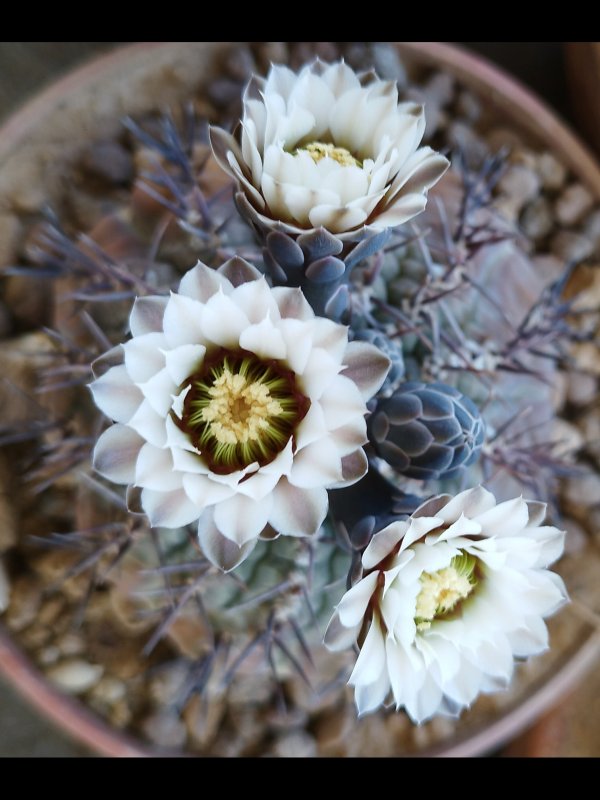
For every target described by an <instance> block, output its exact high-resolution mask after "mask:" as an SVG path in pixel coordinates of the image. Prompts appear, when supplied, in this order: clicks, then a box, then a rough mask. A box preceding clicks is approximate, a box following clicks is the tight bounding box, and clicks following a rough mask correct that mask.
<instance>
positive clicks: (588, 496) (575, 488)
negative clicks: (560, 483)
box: [563, 473, 600, 509]
mask: <svg viewBox="0 0 600 800" xmlns="http://www.w3.org/2000/svg"><path fill="white" fill-rule="evenodd" d="M563 493H564V496H565V498H566V499H567V500H568V502H569V503H571V504H572V505H573V506H574V507H577V508H579V509H586V508H592V507H593V506H597V505H599V504H600V475H598V474H596V473H589V474H586V475H578V476H576V477H572V478H567V480H566V482H565V485H564V489H563Z"/></svg>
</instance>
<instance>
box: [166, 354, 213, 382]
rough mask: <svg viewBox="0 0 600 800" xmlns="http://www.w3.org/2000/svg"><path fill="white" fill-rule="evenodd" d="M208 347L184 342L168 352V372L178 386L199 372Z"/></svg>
mask: <svg viewBox="0 0 600 800" xmlns="http://www.w3.org/2000/svg"><path fill="white" fill-rule="evenodd" d="M205 354H206V347H204V345H201V344H182V345H180V346H179V347H176V348H175V349H174V350H169V351H167V353H166V367H167V372H168V373H169V375H170V376H171V378H172V379H173V381H174V382H175V384H176V385H177V386H180V385H181V384H182V383H183V382H184V381H185V380H186V378H189V377H190V375H193V374H194V373H195V372H198V370H199V369H200V367H201V366H202V362H203V361H204V356H205Z"/></svg>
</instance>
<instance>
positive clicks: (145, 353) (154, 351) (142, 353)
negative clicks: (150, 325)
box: [123, 333, 167, 383]
mask: <svg viewBox="0 0 600 800" xmlns="http://www.w3.org/2000/svg"><path fill="white" fill-rule="evenodd" d="M166 346H167V340H166V337H165V335H164V334H163V333H146V334H144V335H143V336H136V337H134V338H133V339H131V340H130V341H129V342H127V343H126V344H124V345H123V350H124V353H125V367H126V368H127V372H128V374H129V377H130V378H131V380H132V381H133V382H134V383H143V382H144V381H148V380H150V378H151V377H152V376H153V375H156V373H157V372H159V371H160V370H161V369H162V368H163V367H164V365H165V356H164V353H163V350H164V348H165V347H166Z"/></svg>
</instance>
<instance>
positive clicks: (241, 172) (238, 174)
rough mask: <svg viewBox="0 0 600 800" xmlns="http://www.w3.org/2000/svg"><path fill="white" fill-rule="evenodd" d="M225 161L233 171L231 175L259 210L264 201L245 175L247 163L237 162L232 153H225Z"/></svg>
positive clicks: (263, 206) (263, 205)
mask: <svg viewBox="0 0 600 800" xmlns="http://www.w3.org/2000/svg"><path fill="white" fill-rule="evenodd" d="M227 161H228V162H229V166H230V167H231V171H232V172H233V176H234V177H235V178H236V180H237V181H238V184H239V187H240V188H241V190H242V191H243V192H245V193H246V195H247V196H248V197H249V198H250V199H251V200H252V202H253V203H254V206H255V207H256V208H258V209H260V210H261V211H262V210H264V208H265V201H264V198H263V197H262V195H261V194H260V192H259V191H258V189H257V188H256V187H255V186H254V185H253V184H252V181H251V180H250V179H249V178H248V177H247V173H248V165H247V164H245V163H244V162H239V161H238V160H237V159H236V158H235V156H234V155H233V153H231V152H230V153H228V154H227Z"/></svg>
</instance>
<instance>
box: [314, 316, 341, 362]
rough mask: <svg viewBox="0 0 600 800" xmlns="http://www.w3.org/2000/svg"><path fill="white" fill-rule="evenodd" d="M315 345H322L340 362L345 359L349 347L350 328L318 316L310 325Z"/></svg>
mask: <svg viewBox="0 0 600 800" xmlns="http://www.w3.org/2000/svg"><path fill="white" fill-rule="evenodd" d="M310 331H311V334H312V341H313V344H314V346H315V347H322V348H323V350H326V351H327V352H328V353H329V355H330V356H332V358H334V359H335V360H336V361H337V363H338V364H340V365H341V364H342V361H345V358H346V353H347V348H348V329H347V328H346V327H345V326H344V325H339V324H338V323H337V322H332V321H331V320H330V319H325V318H324V317H317V318H316V319H315V320H314V322H313V324H312V325H311V327H310Z"/></svg>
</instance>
